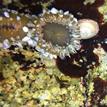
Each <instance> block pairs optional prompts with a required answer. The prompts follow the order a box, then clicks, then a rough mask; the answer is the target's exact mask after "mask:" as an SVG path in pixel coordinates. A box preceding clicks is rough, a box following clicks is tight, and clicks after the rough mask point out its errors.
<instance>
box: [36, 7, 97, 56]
mask: <svg viewBox="0 0 107 107" xmlns="http://www.w3.org/2000/svg"><path fill="white" fill-rule="evenodd" d="M35 26H36V33H37V34H38V38H39V39H38V43H37V44H38V47H40V49H42V52H43V54H44V53H45V54H46V55H47V56H48V57H50V56H51V57H57V56H60V57H61V58H64V57H65V56H70V54H74V53H76V52H77V51H78V50H79V49H80V48H81V44H80V41H81V40H82V39H89V38H92V37H93V36H95V35H96V34H97V33H98V31H99V27H98V24H97V22H95V21H93V20H90V19H81V20H79V21H78V20H77V19H76V18H75V17H74V16H73V15H72V14H70V13H69V11H66V12H63V11H62V10H59V11H58V10H57V9H55V8H52V9H51V10H48V11H46V10H44V11H43V13H42V14H40V16H39V17H38V18H37V20H36V21H35ZM40 49H39V50H40Z"/></svg>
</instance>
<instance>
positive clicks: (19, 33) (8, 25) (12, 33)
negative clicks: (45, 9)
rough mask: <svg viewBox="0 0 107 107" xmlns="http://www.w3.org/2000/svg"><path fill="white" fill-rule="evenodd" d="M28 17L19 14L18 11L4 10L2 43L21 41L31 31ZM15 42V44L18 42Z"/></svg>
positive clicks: (0, 19)
mask: <svg viewBox="0 0 107 107" xmlns="http://www.w3.org/2000/svg"><path fill="white" fill-rule="evenodd" d="M29 23H30V18H29V16H28V15H23V14H19V13H18V12H17V11H14V10H9V9H2V10H1V12H0V42H1V43H3V42H6V41H7V43H8V40H9V41H11V42H12V41H14V40H15V39H16V41H17V40H21V39H22V38H23V37H25V36H26V35H27V33H28V31H29V28H28V24H29ZM16 41H15V42H16Z"/></svg>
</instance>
